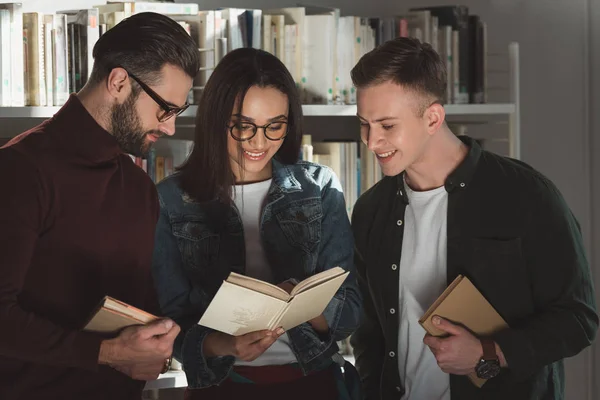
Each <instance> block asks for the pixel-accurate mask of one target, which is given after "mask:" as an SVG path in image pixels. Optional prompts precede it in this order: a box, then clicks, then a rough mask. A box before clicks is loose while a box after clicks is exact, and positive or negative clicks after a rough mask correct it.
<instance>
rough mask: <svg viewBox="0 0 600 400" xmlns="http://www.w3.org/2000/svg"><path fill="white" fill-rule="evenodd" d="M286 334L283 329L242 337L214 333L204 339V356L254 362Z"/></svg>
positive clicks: (257, 332) (251, 333) (258, 332)
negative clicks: (226, 357) (232, 357)
mask: <svg viewBox="0 0 600 400" xmlns="http://www.w3.org/2000/svg"><path fill="white" fill-rule="evenodd" d="M284 332H285V331H284V330H283V328H278V329H276V330H275V331H270V330H262V331H256V332H250V333H247V334H245V335H241V336H231V335H228V334H226V333H222V332H213V333H210V334H209V335H208V336H207V337H206V339H204V343H203V350H204V355H205V356H206V357H219V356H234V357H235V358H237V359H238V360H242V361H254V360H256V359H257V358H258V357H259V356H260V355H261V354H262V353H264V352H265V351H266V350H267V349H268V348H269V347H271V345H272V344H273V343H275V341H276V340H277V338H279V337H280V336H281V335H283V334H284Z"/></svg>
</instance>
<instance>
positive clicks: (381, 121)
mask: <svg viewBox="0 0 600 400" xmlns="http://www.w3.org/2000/svg"><path fill="white" fill-rule="evenodd" d="M427 101H428V99H426V98H425V96H423V95H419V94H417V93H415V92H413V91H409V90H406V89H404V88H403V87H402V86H400V85H398V84H396V83H393V82H384V83H381V84H377V85H372V86H367V87H364V88H359V89H358V91H357V107H358V117H359V119H360V130H361V138H362V140H363V142H364V143H365V144H367V146H368V147H369V150H371V151H372V152H373V153H375V155H376V156H377V160H378V161H379V164H380V165H381V170H382V172H383V173H384V174H385V175H387V176H395V175H398V174H399V173H401V172H402V171H404V170H406V169H407V168H410V167H411V166H412V165H414V164H416V163H418V162H419V161H420V160H421V159H422V158H423V155H424V154H425V151H426V149H427V145H428V143H429V140H430V138H431V135H432V134H433V133H434V130H433V129H432V125H431V121H430V120H429V118H427V114H426V113H424V112H423V110H426V109H427V108H428V107H427V106H428V103H427Z"/></svg>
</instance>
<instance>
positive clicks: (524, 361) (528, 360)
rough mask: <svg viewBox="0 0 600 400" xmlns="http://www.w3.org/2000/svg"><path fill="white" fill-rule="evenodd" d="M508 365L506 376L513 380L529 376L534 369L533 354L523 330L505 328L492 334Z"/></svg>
mask: <svg viewBox="0 0 600 400" xmlns="http://www.w3.org/2000/svg"><path fill="white" fill-rule="evenodd" d="M492 339H493V340H494V341H495V342H496V343H497V344H498V346H499V347H500V349H501V350H502V353H503V354H504V358H505V359H506V363H507V365H508V368H507V372H508V374H507V375H508V376H509V377H510V379H511V380H513V381H522V380H525V379H527V378H529V377H530V376H531V375H532V374H533V373H534V370H535V354H534V351H533V347H532V346H531V345H530V343H529V338H528V337H527V335H525V334H524V333H523V332H520V331H518V330H514V329H505V330H503V331H500V332H498V333H495V334H493V335H492Z"/></svg>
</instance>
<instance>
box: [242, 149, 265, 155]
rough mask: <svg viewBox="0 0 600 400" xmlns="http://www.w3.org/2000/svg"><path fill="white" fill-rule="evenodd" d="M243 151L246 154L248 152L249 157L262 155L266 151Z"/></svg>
mask: <svg viewBox="0 0 600 400" xmlns="http://www.w3.org/2000/svg"><path fill="white" fill-rule="evenodd" d="M244 152H245V153H246V154H248V155H249V156H250V157H260V156H262V155H263V154H265V153H266V151H263V152H262V153H251V152H249V151H246V150H244Z"/></svg>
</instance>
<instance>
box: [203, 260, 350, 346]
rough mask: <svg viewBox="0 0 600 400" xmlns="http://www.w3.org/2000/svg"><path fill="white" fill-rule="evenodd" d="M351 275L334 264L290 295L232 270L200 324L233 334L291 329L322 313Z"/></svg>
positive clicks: (298, 286)
mask: <svg viewBox="0 0 600 400" xmlns="http://www.w3.org/2000/svg"><path fill="white" fill-rule="evenodd" d="M348 274H349V272H346V271H344V270H343V269H342V268H340V267H335V268H332V269H329V270H327V271H323V272H320V273H318V274H316V275H313V276H311V277H309V278H306V279H305V280H303V281H302V282H300V283H299V284H297V285H296V286H295V287H294V289H293V290H292V292H291V293H290V294H288V293H287V292H286V291H285V290H283V289H281V288H279V287H277V286H276V285H272V284H270V283H267V282H264V281H261V280H258V279H254V278H250V277H248V276H244V275H240V274H236V273H235V272H232V273H231V274H229V277H228V278H227V280H225V281H224V282H223V283H222V284H221V287H220V288H219V290H218V292H217V294H216V295H215V297H214V298H213V300H212V301H211V303H210V305H209V306H208V308H207V310H206V312H205V313H204V315H202V318H201V319H200V322H198V323H199V324H200V325H203V326H206V327H208V328H212V329H215V330H218V331H221V332H225V333H228V334H230V335H234V336H239V335H244V334H246V333H249V332H254V331H259V330H262V329H271V330H272V329H276V328H279V327H280V326H281V327H283V329H285V330H288V329H291V328H293V327H295V326H297V325H300V324H302V323H304V322H306V321H308V320H311V319H313V318H316V317H318V316H319V315H321V313H322V312H323V310H324V309H325V307H327V304H329V302H330V301H331V299H332V298H333V296H334V295H335V293H336V292H337V290H338V289H339V288H340V286H341V285H342V283H343V282H344V280H345V279H346V277H347V276H348Z"/></svg>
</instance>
